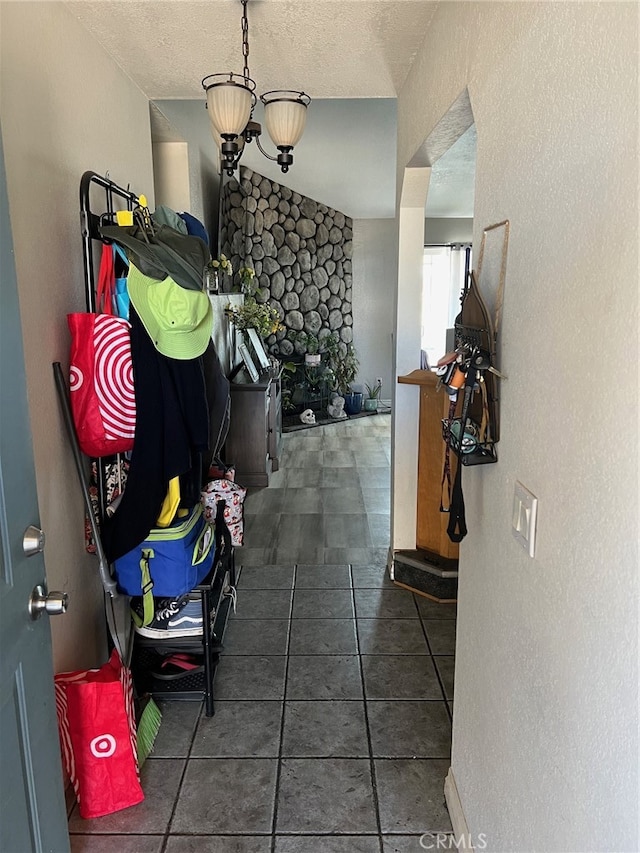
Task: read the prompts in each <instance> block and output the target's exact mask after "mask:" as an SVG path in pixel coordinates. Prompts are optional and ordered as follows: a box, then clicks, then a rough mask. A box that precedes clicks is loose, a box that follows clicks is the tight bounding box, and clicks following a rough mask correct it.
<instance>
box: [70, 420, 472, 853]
mask: <svg viewBox="0 0 640 853" xmlns="http://www.w3.org/2000/svg"><path fill="white" fill-rule="evenodd" d="M389 420H390V419H389V417H388V416H384V415H378V416H375V417H371V418H363V419H360V420H355V421H350V422H348V423H341V424H333V425H330V426H326V427H318V428H317V429H314V430H309V431H305V432H298V433H292V434H289V435H287V436H285V437H284V454H283V464H282V468H281V470H280V471H278V472H277V473H276V475H275V476H274V477H273V481H272V485H271V486H270V487H269V488H268V489H263V490H260V491H256V492H255V493H253V494H250V495H249V496H248V498H247V502H246V525H245V530H246V539H245V541H246V547H244V548H241V549H238V551H237V556H238V563H240V564H241V565H242V570H241V573H240V581H239V591H238V606H237V612H236V614H235V615H233V616H232V617H231V619H230V621H229V626H228V629H227V634H226V637H225V652H224V655H223V657H222V660H221V663H220V665H219V667H218V671H217V673H216V682H215V688H216V713H215V716H214V717H212V718H207V717H205V716H204V713H203V711H202V706H201V704H200V703H183V702H164V703H163V705H162V710H163V715H164V716H163V723H162V727H161V730H160V734H159V736H158V739H157V741H156V747H155V750H154V752H153V754H152V756H151V757H150V758H149V760H148V761H147V762H146V764H145V765H144V767H143V770H142V783H143V788H144V791H145V795H146V799H145V801H144V803H142V804H141V805H139V806H136V807H134V808H131V809H127V810H126V811H123V812H119V813H117V814H115V815H111V816H108V817H104V818H100V819H97V820H92V821H84V820H82V819H81V818H80V816H79V814H78V811H77V807H74V808H73V809H72V810H71V814H70V819H69V830H70V833H71V847H72V850H73V851H74V853H77V851H87V853H103V851H104V853H106V851H109V853H110V851H118V853H129V851H136V853H200V851H201V852H202V853H374V851H375V853H392V851H397V852H398V853H400V852H401V851H402V853H404V851H415V852H416V853H418V851H420V850H422V849H425V848H424V847H423V846H421V845H420V837H421V835H422V834H423V833H425V832H430V833H438V832H441V833H450V832H451V824H450V821H449V816H448V814H447V810H446V808H445V805H444V797H443V785H444V778H445V775H446V773H447V770H448V767H449V750H450V743H451V707H450V702H451V700H452V699H453V664H454V651H455V627H456V622H455V607H451V606H439V605H437V604H434V603H433V602H430V601H428V600H426V599H424V598H421V597H419V596H414V595H412V594H411V593H410V592H408V591H406V590H403V589H400V588H398V587H395V586H394V585H393V584H392V583H391V582H390V581H389V580H388V576H387V573H386V570H385V565H386V560H387V551H388V547H389V459H390V450H389ZM428 843H431V844H432V845H433V849H436V847H435V844H436V842H435V840H431V841H429V842H428ZM451 844H452V845H453V842H451ZM444 846H445V843H444V841H443V838H442V837H441V839H440V842H439V846H438V848H437V849H440V850H441V849H443V847H444Z"/></svg>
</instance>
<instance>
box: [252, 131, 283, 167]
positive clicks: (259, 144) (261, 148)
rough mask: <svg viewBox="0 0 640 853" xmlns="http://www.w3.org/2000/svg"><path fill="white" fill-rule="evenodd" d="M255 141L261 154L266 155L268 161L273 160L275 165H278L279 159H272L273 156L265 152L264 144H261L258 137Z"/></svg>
mask: <svg viewBox="0 0 640 853" xmlns="http://www.w3.org/2000/svg"><path fill="white" fill-rule="evenodd" d="M255 140H256V145H257V146H258V150H259V151H260V153H261V154H264V156H265V157H266V158H267V160H272V161H273V162H274V163H277V162H278V158H277V157H272V156H271V154H269V153H268V152H267V151H265V150H264V148H263V147H262V144H261V142H260V137H259V136H256V137H255Z"/></svg>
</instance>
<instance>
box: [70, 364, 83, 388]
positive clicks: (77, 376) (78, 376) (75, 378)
mask: <svg viewBox="0 0 640 853" xmlns="http://www.w3.org/2000/svg"><path fill="white" fill-rule="evenodd" d="M83 382H84V376H83V375H82V371H81V370H80V368H79V367H76V365H75V364H72V365H71V367H70V368H69V390H71V391H78V390H79V389H80V388H82V383H83Z"/></svg>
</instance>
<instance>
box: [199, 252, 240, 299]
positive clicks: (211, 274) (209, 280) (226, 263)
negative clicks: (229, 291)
mask: <svg viewBox="0 0 640 853" xmlns="http://www.w3.org/2000/svg"><path fill="white" fill-rule="evenodd" d="M225 275H229V276H231V275H233V266H232V265H231V261H230V260H229V258H228V257H227V256H226V255H223V254H222V253H221V254H220V257H218V258H214V259H213V260H212V261H209V263H208V264H207V265H206V267H205V270H204V289H205V290H206V291H207V293H223V292H224V286H223V282H224V279H223V276H225Z"/></svg>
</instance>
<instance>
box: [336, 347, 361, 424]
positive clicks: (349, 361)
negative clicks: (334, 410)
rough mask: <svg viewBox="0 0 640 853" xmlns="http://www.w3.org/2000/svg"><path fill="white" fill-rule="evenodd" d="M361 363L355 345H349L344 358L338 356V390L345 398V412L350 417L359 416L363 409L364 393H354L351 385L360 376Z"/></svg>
mask: <svg viewBox="0 0 640 853" xmlns="http://www.w3.org/2000/svg"><path fill="white" fill-rule="evenodd" d="M359 367H360V362H359V360H358V356H357V353H356V350H355V347H354V346H353V344H349V345H348V347H347V352H346V354H345V355H344V357H343V358H340V356H339V355H338V354H337V355H336V359H335V365H334V367H333V371H334V373H335V377H336V390H337V392H338V394H340V396H341V397H344V410H345V412H346V413H347V414H348V415H357V414H358V412H359V411H360V410H361V409H362V397H363V395H362V393H361V392H355V393H354V392H353V390H352V388H351V385H352V383H353V380H354V379H355V378H356V376H357V375H358V368H359Z"/></svg>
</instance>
